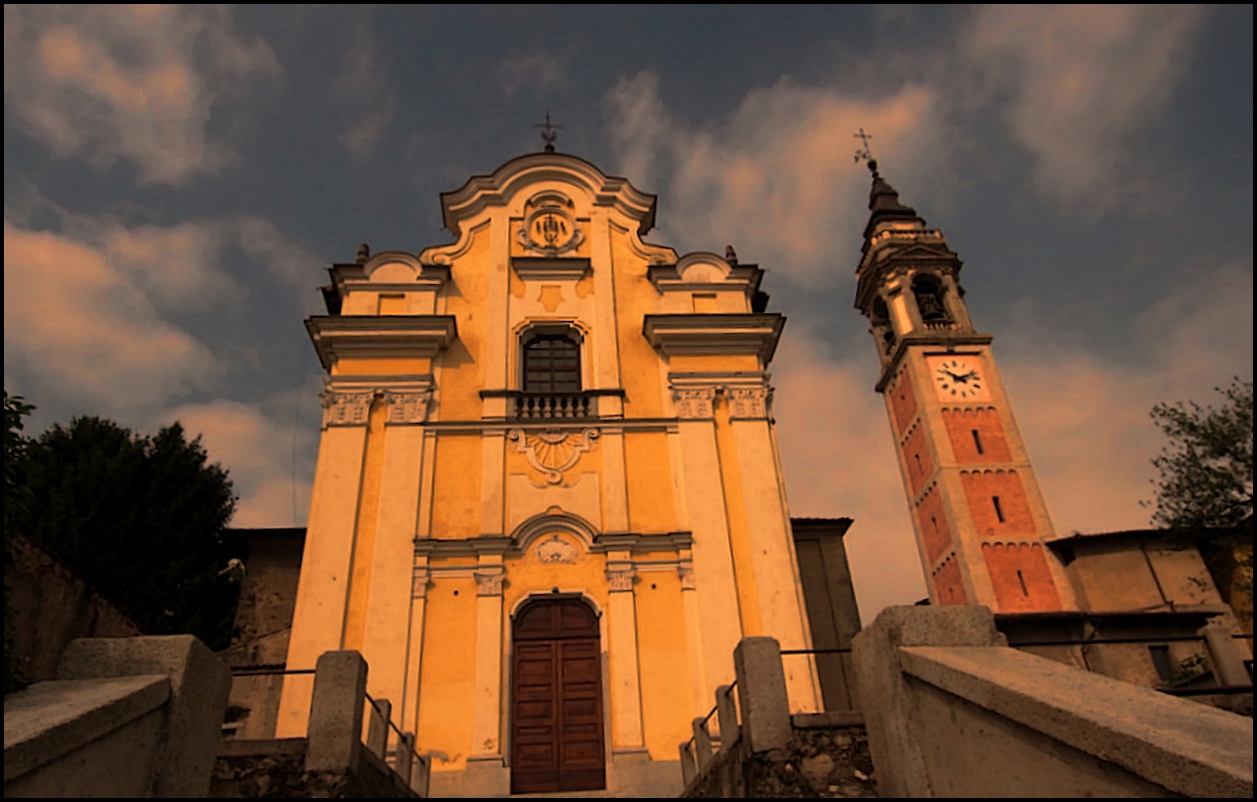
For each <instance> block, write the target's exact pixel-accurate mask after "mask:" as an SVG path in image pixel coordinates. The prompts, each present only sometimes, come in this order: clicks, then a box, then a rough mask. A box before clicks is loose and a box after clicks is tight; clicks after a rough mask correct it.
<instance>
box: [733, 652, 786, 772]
mask: <svg viewBox="0 0 1257 802" xmlns="http://www.w3.org/2000/svg"><path fill="white" fill-rule="evenodd" d="M733 669H734V671H735V672H736V673H737V677H738V702H739V707H740V708H741V709H742V735H743V737H745V738H746V739H747V745H748V746H749V747H750V750H751V751H752V752H767V751H769V750H770V749H784V748H785V747H787V746H788V745H789V744H790V740H791V738H792V737H793V734H794V733H793V730H792V728H791V726H790V699H789V696H788V695H787V693H786V673H785V670H784V669H783V668H782V666H781V646H780V645H778V643H777V640H776V639H775V638H765V637H758V638H743V639H742V640H741V642H740V643H738V645H737V648H735V649H734V650H733Z"/></svg>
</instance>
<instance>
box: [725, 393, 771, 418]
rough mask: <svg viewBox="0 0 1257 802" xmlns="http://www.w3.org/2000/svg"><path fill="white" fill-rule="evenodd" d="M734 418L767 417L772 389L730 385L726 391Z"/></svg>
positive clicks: (731, 415) (730, 411)
mask: <svg viewBox="0 0 1257 802" xmlns="http://www.w3.org/2000/svg"><path fill="white" fill-rule="evenodd" d="M725 393H726V395H727V397H728V399H729V416H730V417H732V418H767V417H768V403H769V401H770V400H771V399H772V390H771V388H768V387H730V388H728V389H727V390H726V391H725Z"/></svg>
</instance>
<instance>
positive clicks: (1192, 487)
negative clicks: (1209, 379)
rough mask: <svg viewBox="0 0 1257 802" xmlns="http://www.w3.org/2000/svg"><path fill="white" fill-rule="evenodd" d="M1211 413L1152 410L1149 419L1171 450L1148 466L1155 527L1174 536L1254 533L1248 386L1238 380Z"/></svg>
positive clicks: (1173, 408) (1194, 407)
mask: <svg viewBox="0 0 1257 802" xmlns="http://www.w3.org/2000/svg"><path fill="white" fill-rule="evenodd" d="M1217 392H1219V393H1221V394H1222V395H1223V396H1224V397H1225V398H1226V399H1227V402H1228V403H1227V405H1226V406H1224V407H1222V408H1221V409H1217V410H1215V409H1214V408H1213V407H1206V408H1204V409H1201V407H1200V406H1199V405H1198V404H1196V403H1195V402H1191V403H1190V404H1189V406H1190V408H1187V407H1184V406H1183V404H1182V403H1176V404H1172V405H1171V404H1157V405H1156V406H1154V407H1153V408H1152V418H1153V420H1155V421H1156V423H1157V426H1158V427H1160V428H1161V430H1162V431H1163V432H1165V434H1166V436H1167V437H1169V438H1170V445H1169V446H1167V447H1166V448H1164V449H1163V450H1162V452H1161V454H1160V456H1158V457H1156V458H1155V459H1153V460H1152V464H1153V465H1155V466H1156V468H1157V470H1158V471H1159V472H1160V473H1161V478H1160V481H1159V483H1157V485H1158V486H1157V501H1156V511H1155V512H1154V513H1153V515H1152V523H1153V525H1155V526H1163V527H1166V528H1169V529H1173V530H1177V531H1179V532H1191V533H1201V532H1204V531H1205V530H1210V529H1213V530H1224V529H1225V530H1232V531H1235V530H1239V531H1240V533H1241V534H1242V533H1243V532H1244V531H1246V532H1247V540H1248V541H1249V542H1250V543H1251V542H1252V532H1253V383H1252V382H1241V381H1240V380H1239V379H1238V378H1236V379H1234V380H1233V381H1232V382H1231V386H1230V387H1228V388H1226V389H1225V390H1224V389H1222V388H1217Z"/></svg>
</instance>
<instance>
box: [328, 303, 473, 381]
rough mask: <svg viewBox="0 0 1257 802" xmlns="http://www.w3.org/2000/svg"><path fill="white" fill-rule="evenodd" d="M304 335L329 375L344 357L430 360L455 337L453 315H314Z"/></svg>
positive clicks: (455, 325)
mask: <svg viewBox="0 0 1257 802" xmlns="http://www.w3.org/2000/svg"><path fill="white" fill-rule="evenodd" d="M306 331H307V332H309V334H310V340H311V341H312V342H313V343H314V348H315V350H316V351H317V352H318V354H319V361H320V362H321V363H322V364H323V369H324V370H328V371H330V370H331V369H332V365H333V364H334V363H335V362H336V360H337V359H339V358H341V357H343V356H347V355H354V356H378V357H388V356H417V357H428V358H430V357H433V356H435V355H436V354H437V353H439V352H440V351H441V350H443V349H444V348H446V347H448V346H449V344H450V343H452V342H453V341H454V340H455V339H456V338H457V337H458V327H457V324H456V323H455V320H454V316H453V315H384V316H377V315H316V316H313V317H310V318H307V319H306Z"/></svg>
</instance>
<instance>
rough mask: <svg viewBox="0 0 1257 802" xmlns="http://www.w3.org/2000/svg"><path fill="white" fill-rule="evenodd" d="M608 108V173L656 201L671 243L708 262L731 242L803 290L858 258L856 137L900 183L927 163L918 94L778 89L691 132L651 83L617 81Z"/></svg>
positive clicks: (862, 183)
mask: <svg viewBox="0 0 1257 802" xmlns="http://www.w3.org/2000/svg"><path fill="white" fill-rule="evenodd" d="M607 102H608V109H609V112H610V125H609V131H610V133H611V137H612V146H613V151H614V152H615V153H616V156H617V159H618V165H617V166H618V170H619V172H621V173H622V174H625V175H631V176H634V177H635V180H645V181H650V182H654V183H655V185H656V186H659V189H660V191H661V192H663V193H666V195H667V197H668V198H669V201H670V206H671V207H672V208H674V209H675V210H676V211H673V212H672V213H670V214H669V215H668V217H667V222H666V224H665V225H666V226H667V235H668V237H669V238H670V239H672V240H674V241H677V243H678V244H680V245H681V246H682V247H684V248H687V249H689V248H692V249H702V250H717V251H719V250H721V249H723V246H724V245H725V244H726V243H728V242H730V240H734V239H736V241H735V242H733V244H734V245H735V246H736V247H737V248H738V252H739V253H740V254H741V255H742V256H743V257H744V258H746V259H747V260H748V261H763V262H768V261H770V260H771V262H772V264H773V265H774V267H777V268H778V269H779V270H780V271H781V272H782V273H783V274H785V275H787V276H788V277H789V278H790V279H792V280H794V281H799V282H804V283H814V282H818V281H827V280H832V276H833V262H834V261H835V254H843V255H848V256H849V258H850V259H851V260H852V261H854V258H855V257H854V255H855V254H857V253H858V252H859V240H858V235H859V232H860V230H861V228H862V227H863V223H864V220H863V218H864V215H865V211H864V209H863V204H862V203H860V200H861V199H862V198H863V197H864V196H865V193H867V187H868V183H869V177H868V173H867V171H866V170H865V169H864V168H863V167H861V166H857V165H856V164H854V161H853V158H852V154H853V153H854V152H855V145H856V141H855V140H854V139H853V138H852V135H853V134H854V132H855V131H856V130H857V129H859V128H860V127H861V126H863V127H864V128H866V129H868V130H871V131H875V132H877V137H878V138H877V140H876V142H875V152H876V153H877V154H878V155H879V156H880V157H885V158H890V159H892V160H893V161H894V163H895V165H896V168H897V171H901V172H902V173H903V174H904V175H907V174H909V173H912V172H914V169H915V168H916V167H922V168H923V167H924V164H925V162H926V161H928V150H929V148H930V147H931V146H930V144H929V142H928V141H927V139H926V138H925V136H924V135H923V133H924V132H925V131H928V130H929V129H930V127H931V125H932V122H931V120H932V119H933V113H934V108H933V95H932V93H931V92H930V91H929V90H928V89H926V88H925V87H924V86H921V85H918V84H905V85H904V86H903V87H902V88H901V89H900V90H899V91H898V92H896V93H894V94H892V95H891V96H889V97H886V98H883V99H878V100H868V99H861V98H854V97H845V96H843V95H840V94H839V93H838V92H836V91H834V90H831V89H826V88H822V87H804V86H797V85H795V84H792V83H790V82H788V81H784V80H783V81H782V82H780V83H778V84H776V85H774V86H772V87H769V88H766V89H755V90H752V91H751V92H750V93H748V94H747V96H746V98H745V99H744V100H743V101H742V104H741V106H740V107H739V108H738V109H737V110H736V111H735V112H734V113H733V114H732V115H730V116H729V118H727V119H726V120H724V121H721V122H720V123H719V124H718V125H716V126H713V127H711V128H707V129H702V130H693V129H688V128H685V127H684V126H682V125H681V124H679V123H677V122H676V121H674V120H673V119H672V117H671V115H670V114H669V113H668V111H667V109H666V108H665V107H664V105H663V102H662V101H661V100H660V98H659V87H658V79H657V78H656V76H655V75H653V74H651V73H641V74H638V75H636V76H634V77H632V78H629V79H626V80H623V81H621V82H620V83H619V84H618V85H617V86H616V87H615V88H614V89H613V90H612V91H611V93H610V94H609V95H608V98H607ZM648 186H649V184H648ZM842 275H843V277H844V278H845V277H847V276H848V275H849V273H848V272H846V271H844V272H843V273H842Z"/></svg>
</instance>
